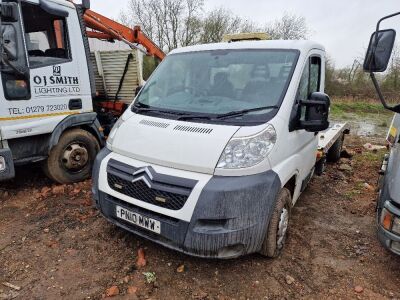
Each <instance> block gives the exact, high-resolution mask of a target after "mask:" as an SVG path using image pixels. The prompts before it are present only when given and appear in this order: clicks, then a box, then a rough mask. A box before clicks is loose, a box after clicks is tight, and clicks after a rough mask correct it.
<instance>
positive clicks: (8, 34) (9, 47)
mask: <svg viewBox="0 0 400 300" xmlns="http://www.w3.org/2000/svg"><path fill="white" fill-rule="evenodd" d="M0 34H1V35H2V40H3V51H4V54H5V55H6V57H7V60H10V61H15V60H18V45H17V42H16V35H17V34H16V30H15V27H14V26H13V25H3V26H2V28H0ZM4 54H3V55H4Z"/></svg>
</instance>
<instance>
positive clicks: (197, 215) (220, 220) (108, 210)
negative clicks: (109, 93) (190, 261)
mask: <svg viewBox="0 0 400 300" xmlns="http://www.w3.org/2000/svg"><path fill="white" fill-rule="evenodd" d="M107 153H110V152H109V150H105V151H103V154H100V155H99V157H98V159H97V162H96V163H95V167H94V168H95V169H94V173H93V174H94V176H93V178H94V190H93V192H94V193H93V194H94V197H95V201H96V206H97V207H98V208H99V209H100V211H101V212H102V214H103V215H104V216H105V217H106V218H107V219H108V220H109V221H111V222H112V223H114V224H116V225H117V226H120V227H122V228H124V229H126V230H128V231H130V232H132V233H135V234H137V235H139V236H142V237H144V238H147V239H149V240H152V241H154V242H156V243H159V244H162V245H164V246H166V247H168V248H171V249H175V250H178V251H180V252H183V253H186V254H189V255H193V256H198V257H208V258H234V257H238V256H241V255H244V254H249V253H253V252H257V251H259V250H260V249H261V246H262V243H263V240H264V237H265V233H266V230H267V224H268V222H269V218H270V215H271V214H272V210H273V207H274V204H275V201H276V195H277V193H278V192H279V190H280V188H281V183H280V180H279V177H278V176H277V174H276V173H274V172H273V171H268V172H265V173H261V174H257V175H251V176H241V177H222V176H213V177H211V179H210V180H209V181H208V182H207V183H206V184H205V185H204V187H203V188H202V190H201V193H200V194H199V196H198V197H197V199H196V203H195V206H194V209H193V211H192V215H191V218H190V220H189V221H187V220H182V219H179V218H173V217H171V216H167V215H166V214H163V213H159V212H156V211H154V210H151V209H148V208H144V207H141V205H137V202H136V204H132V203H128V202H127V201H124V200H122V199H121V198H123V197H115V195H110V194H108V193H106V192H103V191H101V190H100V189H99V188H98V180H97V179H98V178H97V177H96V175H97V176H99V174H100V172H99V169H100V165H101V160H102V159H103V158H104V157H105V156H107ZM166 175H168V174H166ZM100 176H104V174H103V173H101V174H100ZM116 205H118V206H121V207H124V208H125V209H127V210H130V211H133V212H136V213H139V214H141V215H143V216H145V217H149V218H152V219H156V220H158V221H160V222H161V233H160V234H156V233H153V232H151V231H148V230H146V229H142V228H140V227H138V226H136V225H133V224H130V223H128V222H125V221H124V220H121V219H119V218H118V217H117V216H116ZM182 209H185V207H183V208H182Z"/></svg>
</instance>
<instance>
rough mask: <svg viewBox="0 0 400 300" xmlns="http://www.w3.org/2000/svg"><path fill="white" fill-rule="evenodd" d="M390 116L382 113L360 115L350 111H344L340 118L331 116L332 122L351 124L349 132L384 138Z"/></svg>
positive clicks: (390, 119)
mask: <svg viewBox="0 0 400 300" xmlns="http://www.w3.org/2000/svg"><path fill="white" fill-rule="evenodd" d="M391 121H392V116H390V115H383V114H377V115H374V114H367V115H365V116H360V115H357V114H352V113H345V114H344V115H343V116H341V117H340V118H338V117H333V120H332V122H348V123H350V126H351V133H352V134H356V135H358V136H362V137H381V138H385V137H386V134H387V131H388V129H389V126H390V123H391Z"/></svg>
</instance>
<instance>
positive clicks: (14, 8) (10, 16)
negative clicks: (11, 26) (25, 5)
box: [0, 2, 19, 23]
mask: <svg viewBox="0 0 400 300" xmlns="http://www.w3.org/2000/svg"><path fill="white" fill-rule="evenodd" d="M0 15H1V21H2V22H11V23H14V22H18V20H19V18H18V16H19V14H18V5H17V3H13V2H11V3H1V4H0Z"/></svg>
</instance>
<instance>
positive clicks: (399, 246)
mask: <svg viewBox="0 0 400 300" xmlns="http://www.w3.org/2000/svg"><path fill="white" fill-rule="evenodd" d="M390 247H391V248H392V249H393V250H394V251H396V252H400V242H395V241H393V242H392V245H391V246H390Z"/></svg>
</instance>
